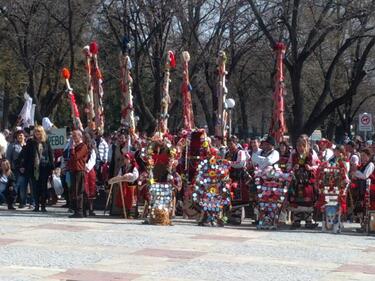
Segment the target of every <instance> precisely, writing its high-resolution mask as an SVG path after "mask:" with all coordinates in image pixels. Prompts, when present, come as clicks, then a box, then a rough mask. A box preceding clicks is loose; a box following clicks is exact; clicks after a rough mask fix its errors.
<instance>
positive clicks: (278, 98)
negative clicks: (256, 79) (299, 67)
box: [270, 42, 287, 143]
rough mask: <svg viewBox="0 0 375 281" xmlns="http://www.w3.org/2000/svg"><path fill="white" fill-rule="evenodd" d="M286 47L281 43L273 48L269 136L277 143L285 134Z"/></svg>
mask: <svg viewBox="0 0 375 281" xmlns="http://www.w3.org/2000/svg"><path fill="white" fill-rule="evenodd" d="M285 51H286V47H285V45H284V44H283V43H281V42H279V43H277V44H276V46H275V52H276V75H275V91H274V94H273V102H274V109H273V113H272V121H271V127H270V135H272V136H273V137H274V139H275V141H276V142H277V143H280V142H281V141H282V140H283V136H284V133H285V132H286V130H287V128H286V124H285V119H284V111H285V105H284V96H285V94H286V92H285V84H284V63H283V60H284V56H285Z"/></svg>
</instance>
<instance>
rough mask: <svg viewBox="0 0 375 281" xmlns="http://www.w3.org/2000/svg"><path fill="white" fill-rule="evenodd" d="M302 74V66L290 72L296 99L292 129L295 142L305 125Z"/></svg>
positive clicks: (295, 67)
mask: <svg viewBox="0 0 375 281" xmlns="http://www.w3.org/2000/svg"><path fill="white" fill-rule="evenodd" d="M301 72H302V66H300V65H298V64H296V65H294V66H293V68H292V69H291V72H290V77H291V84H292V93H293V97H294V105H293V128H290V129H291V130H290V133H291V138H292V141H293V143H294V141H295V140H296V139H297V138H298V136H299V135H300V134H302V133H305V132H303V125H304V97H303V93H302V92H301Z"/></svg>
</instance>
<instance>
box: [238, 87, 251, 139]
mask: <svg viewBox="0 0 375 281" xmlns="http://www.w3.org/2000/svg"><path fill="white" fill-rule="evenodd" d="M245 95H246V94H245V92H243V91H242V89H239V90H238V97H239V100H240V110H241V132H240V134H241V136H240V137H241V138H244V137H248V136H249V124H248V122H247V118H248V115H247V110H248V108H247V105H246V96H245Z"/></svg>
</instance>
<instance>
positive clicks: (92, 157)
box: [86, 149, 96, 172]
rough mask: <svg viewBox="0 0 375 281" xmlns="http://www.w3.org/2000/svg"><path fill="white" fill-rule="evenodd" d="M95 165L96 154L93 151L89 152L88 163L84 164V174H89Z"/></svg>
mask: <svg viewBox="0 0 375 281" xmlns="http://www.w3.org/2000/svg"><path fill="white" fill-rule="evenodd" d="M95 163H96V153H95V150H93V149H92V150H91V154H90V158H89V161H87V162H86V172H90V171H91V170H92V169H93V168H94V166H95Z"/></svg>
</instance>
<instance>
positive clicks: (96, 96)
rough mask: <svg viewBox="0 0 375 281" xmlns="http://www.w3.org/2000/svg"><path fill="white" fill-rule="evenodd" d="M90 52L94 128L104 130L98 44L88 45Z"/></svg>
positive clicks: (101, 78)
mask: <svg viewBox="0 0 375 281" xmlns="http://www.w3.org/2000/svg"><path fill="white" fill-rule="evenodd" d="M89 51H90V54H91V57H92V58H91V61H90V76H91V79H90V80H91V87H92V90H93V103H94V112H95V125H96V128H97V129H98V130H99V131H101V132H103V131H104V108H103V95H104V92H103V87H102V83H103V77H102V73H101V71H100V68H99V64H98V52H99V46H98V44H97V43H96V42H92V43H91V44H90V46H89Z"/></svg>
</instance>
